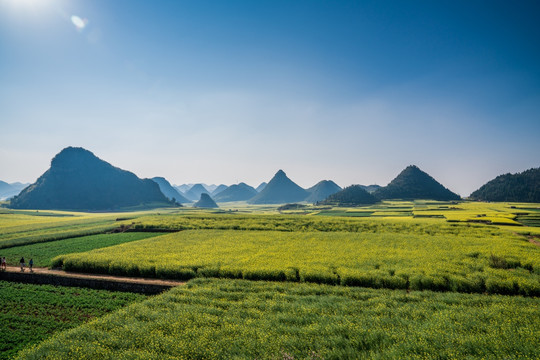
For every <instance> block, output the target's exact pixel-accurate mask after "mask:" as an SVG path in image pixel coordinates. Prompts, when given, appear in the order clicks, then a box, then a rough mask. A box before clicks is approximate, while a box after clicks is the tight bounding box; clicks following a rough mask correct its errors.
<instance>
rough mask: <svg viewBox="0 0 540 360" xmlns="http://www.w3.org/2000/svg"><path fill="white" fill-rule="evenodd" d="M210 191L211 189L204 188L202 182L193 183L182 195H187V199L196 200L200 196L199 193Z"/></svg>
mask: <svg viewBox="0 0 540 360" xmlns="http://www.w3.org/2000/svg"><path fill="white" fill-rule="evenodd" d="M210 193H211V191H208V189H207V188H205V187H204V185H203V184H195V185H193V186H192V187H191V188H190V189H189V190H188V191H187V192H185V193H184V196H185V197H187V198H188V199H189V200H192V201H198V200H199V199H200V197H201V194H208V195H210Z"/></svg>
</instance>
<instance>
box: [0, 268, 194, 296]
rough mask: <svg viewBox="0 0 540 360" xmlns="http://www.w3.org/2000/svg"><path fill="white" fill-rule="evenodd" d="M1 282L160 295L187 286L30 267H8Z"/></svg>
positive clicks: (166, 281) (0, 275)
mask: <svg viewBox="0 0 540 360" xmlns="http://www.w3.org/2000/svg"><path fill="white" fill-rule="evenodd" d="M0 280H7V281H18V282H24V283H33V284H52V285H62V286H78V287H89V288H99V289H108V290H116V291H130V292H141V293H150V294H152V293H160V292H163V291H165V290H167V289H169V288H171V287H175V286H179V285H183V284H185V282H182V281H174V280H159V279H146V278H134V277H124V276H112V275H99V274H87V273H70V272H66V271H63V270H51V269H48V268H36V267H34V269H33V272H31V271H30V269H29V268H28V267H26V268H25V271H24V272H22V271H21V268H20V267H15V266H8V267H7V269H6V271H0Z"/></svg>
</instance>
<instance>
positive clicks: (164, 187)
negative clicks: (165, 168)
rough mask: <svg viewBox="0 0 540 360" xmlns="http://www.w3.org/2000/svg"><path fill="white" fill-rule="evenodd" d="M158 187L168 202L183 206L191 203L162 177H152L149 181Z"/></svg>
mask: <svg viewBox="0 0 540 360" xmlns="http://www.w3.org/2000/svg"><path fill="white" fill-rule="evenodd" d="M151 180H152V181H154V182H155V183H157V184H158V185H159V189H160V190H161V192H162V193H163V195H165V196H166V197H167V198H168V199H169V200H174V201H176V202H177V203H179V204H185V203H190V202H192V201H191V200H188V199H187V198H185V197H184V196H183V195H182V194H180V192H178V190H176V189H175V188H173V187H172V185H171V184H170V183H169V182H168V181H167V180H166V179H165V178H163V177H154V178H152V179H151Z"/></svg>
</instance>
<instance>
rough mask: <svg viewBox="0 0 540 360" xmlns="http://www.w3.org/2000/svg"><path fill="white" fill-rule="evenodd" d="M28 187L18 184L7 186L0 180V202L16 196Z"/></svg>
mask: <svg viewBox="0 0 540 360" xmlns="http://www.w3.org/2000/svg"><path fill="white" fill-rule="evenodd" d="M28 185H30V184H22V183H20V182H15V183H11V184H8V183H7V182H5V181H1V180H0V200H6V199H9V198H11V197H13V196H15V195H18V194H19V193H20V192H21V190H22V189H24V188H25V187H27V186H28Z"/></svg>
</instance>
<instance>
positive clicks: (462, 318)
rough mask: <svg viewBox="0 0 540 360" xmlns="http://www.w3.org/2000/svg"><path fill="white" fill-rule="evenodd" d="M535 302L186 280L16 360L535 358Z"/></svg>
mask: <svg viewBox="0 0 540 360" xmlns="http://www.w3.org/2000/svg"><path fill="white" fill-rule="evenodd" d="M539 312H540V307H539V303H538V301H537V299H535V298H524V297H515V296H501V295H480V294H478V295H474V294H473V295H471V294H459V293H437V292H431V291H423V292H416V291H413V292H410V293H407V292H405V291H402V290H374V289H363V288H350V287H340V286H328V285H318V284H293V283H276V282H263V281H260V282H253V281H245V280H210V279H197V280H192V281H191V282H189V283H188V284H187V286H184V287H177V288H174V289H172V290H171V291H169V292H167V293H165V294H162V295H159V296H156V297H152V298H150V299H148V300H146V301H143V302H139V303H136V304H132V305H130V306H128V307H126V308H124V309H122V310H119V311H117V312H115V313H113V314H110V315H107V316H105V317H103V318H100V319H98V320H96V321H93V322H90V323H87V324H84V325H82V326H80V327H77V328H75V329H72V330H68V331H65V332H62V333H60V334H58V335H56V336H54V337H52V338H51V339H48V340H46V341H44V342H43V343H41V344H39V345H37V346H35V347H32V348H29V349H26V350H24V351H23V352H22V353H20V354H19V355H18V356H17V358H16V359H19V360H31V359H50V360H55V359H92V360H96V359H538V355H539V354H540V352H539V340H538V333H539V332H540V322H539V321H538V314H539Z"/></svg>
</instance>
